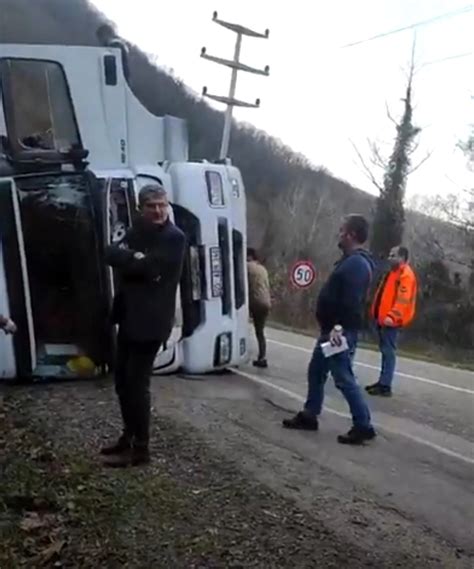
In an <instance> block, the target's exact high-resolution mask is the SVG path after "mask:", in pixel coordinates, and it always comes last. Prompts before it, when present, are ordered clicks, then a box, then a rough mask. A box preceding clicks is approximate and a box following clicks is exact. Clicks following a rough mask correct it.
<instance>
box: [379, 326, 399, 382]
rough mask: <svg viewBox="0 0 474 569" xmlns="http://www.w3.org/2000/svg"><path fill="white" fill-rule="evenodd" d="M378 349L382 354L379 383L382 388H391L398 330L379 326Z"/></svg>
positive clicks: (395, 361)
mask: <svg viewBox="0 0 474 569" xmlns="http://www.w3.org/2000/svg"><path fill="white" fill-rule="evenodd" d="M377 332H378V335H379V347H380V352H381V354H382V366H381V368H380V378H379V383H380V385H382V386H383V387H387V388H389V389H391V388H392V382H393V376H394V374H395V366H396V363H397V340H398V334H399V329H398V328H391V327H389V326H379V327H378V329H377Z"/></svg>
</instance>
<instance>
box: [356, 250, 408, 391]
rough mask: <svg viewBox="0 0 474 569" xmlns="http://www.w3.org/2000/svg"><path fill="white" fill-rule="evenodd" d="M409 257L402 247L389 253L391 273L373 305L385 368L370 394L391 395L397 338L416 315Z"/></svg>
mask: <svg viewBox="0 0 474 569" xmlns="http://www.w3.org/2000/svg"><path fill="white" fill-rule="evenodd" d="M408 256H409V253H408V249H407V248H406V247H403V246H398V247H394V248H393V249H392V250H391V251H390V254H389V257H388V260H389V263H390V270H389V271H388V273H387V274H386V275H385V276H384V277H383V278H382V280H381V282H380V285H379V287H378V289H377V292H376V294H375V297H374V300H373V302H372V306H371V317H372V319H373V320H374V322H375V324H376V327H377V332H378V338H379V347H380V352H381V354H382V365H381V369H380V377H379V381H378V382H377V383H375V384H374V385H369V386H367V387H366V390H367V392H368V393H369V394H370V395H382V396H385V397H390V396H391V395H392V382H393V376H394V373H395V366H396V352H397V340H398V335H399V333H400V330H401V329H402V328H405V327H406V326H408V324H410V322H411V321H412V320H413V318H414V316H415V312H416V297H417V281H416V276H415V273H414V272H413V269H412V268H411V267H410V265H409V264H408Z"/></svg>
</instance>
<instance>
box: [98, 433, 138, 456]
mask: <svg viewBox="0 0 474 569" xmlns="http://www.w3.org/2000/svg"><path fill="white" fill-rule="evenodd" d="M131 447H132V445H131V442H130V439H129V438H127V437H124V436H123V435H122V436H121V437H120V438H119V440H118V441H117V442H116V443H115V444H114V445H111V446H108V447H103V448H101V449H100V454H101V455H103V456H112V455H114V454H122V453H124V452H127V451H129V450H130V449H131Z"/></svg>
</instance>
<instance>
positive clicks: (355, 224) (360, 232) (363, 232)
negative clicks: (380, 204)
mask: <svg viewBox="0 0 474 569" xmlns="http://www.w3.org/2000/svg"><path fill="white" fill-rule="evenodd" d="M344 225H345V227H346V230H347V231H348V232H349V233H352V235H353V236H354V238H355V240H356V241H357V242H358V243H360V244H361V245H362V244H364V243H365V242H366V241H367V239H368V238H369V222H368V221H367V220H366V219H365V217H364V216H363V215H359V214H357V213H352V214H350V215H348V216H346V217H345V219H344Z"/></svg>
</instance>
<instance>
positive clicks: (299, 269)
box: [290, 261, 316, 288]
mask: <svg viewBox="0 0 474 569" xmlns="http://www.w3.org/2000/svg"><path fill="white" fill-rule="evenodd" d="M290 279H291V284H292V285H293V286H295V287H296V288H309V287H310V286H311V285H312V284H313V283H314V281H315V279H316V269H315V268H314V265H313V263H312V262H311V261H298V262H297V263H295V264H294V265H293V267H292V268H291V273H290Z"/></svg>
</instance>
